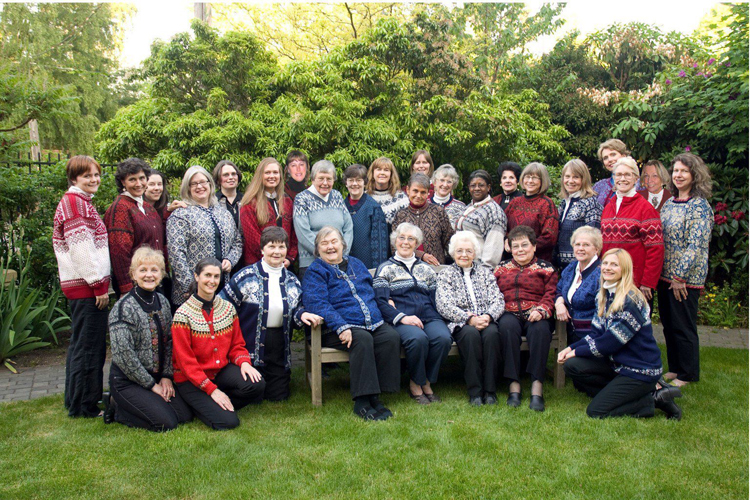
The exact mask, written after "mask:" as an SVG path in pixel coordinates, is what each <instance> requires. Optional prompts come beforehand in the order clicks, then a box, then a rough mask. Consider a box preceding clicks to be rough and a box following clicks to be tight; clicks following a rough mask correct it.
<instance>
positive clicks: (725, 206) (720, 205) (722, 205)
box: [716, 202, 729, 212]
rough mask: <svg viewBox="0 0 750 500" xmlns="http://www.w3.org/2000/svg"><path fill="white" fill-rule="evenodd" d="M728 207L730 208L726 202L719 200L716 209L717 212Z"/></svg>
mask: <svg viewBox="0 0 750 500" xmlns="http://www.w3.org/2000/svg"><path fill="white" fill-rule="evenodd" d="M727 208H729V206H728V205H727V204H726V203H721V202H719V203H717V204H716V211H717V212H723V211H724V210H726V209H727Z"/></svg>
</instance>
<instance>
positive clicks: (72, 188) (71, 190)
mask: <svg viewBox="0 0 750 500" xmlns="http://www.w3.org/2000/svg"><path fill="white" fill-rule="evenodd" d="M68 192H69V193H73V194H77V195H78V196H83V197H84V198H86V199H87V200H89V201H90V200H91V199H92V198H93V197H94V195H93V194H89V193H87V192H86V191H84V190H83V189H81V188H79V187H78V186H70V187H69V188H68Z"/></svg>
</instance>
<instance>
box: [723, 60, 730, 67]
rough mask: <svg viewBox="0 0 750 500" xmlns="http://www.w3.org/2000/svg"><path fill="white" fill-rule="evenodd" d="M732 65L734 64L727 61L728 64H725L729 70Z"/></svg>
mask: <svg viewBox="0 0 750 500" xmlns="http://www.w3.org/2000/svg"><path fill="white" fill-rule="evenodd" d="M731 65H732V63H730V62H729V61H727V62H725V63H724V66H726V67H727V68H728V67H729V66H731Z"/></svg>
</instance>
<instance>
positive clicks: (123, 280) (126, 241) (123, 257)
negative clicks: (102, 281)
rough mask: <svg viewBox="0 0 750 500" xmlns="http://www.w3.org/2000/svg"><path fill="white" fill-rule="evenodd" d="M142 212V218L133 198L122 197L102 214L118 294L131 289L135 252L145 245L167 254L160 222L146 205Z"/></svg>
mask: <svg viewBox="0 0 750 500" xmlns="http://www.w3.org/2000/svg"><path fill="white" fill-rule="evenodd" d="M143 210H144V211H145V212H146V213H145V214H144V213H143V212H141V211H140V209H138V203H137V202H136V201H135V200H134V199H133V198H131V197H130V196H126V195H124V194H121V195H119V196H118V197H117V198H115V201H114V202H112V204H111V205H110V206H109V208H108V209H107V211H106V212H105V213H104V225H105V226H107V233H108V236H109V259H110V262H111V264H112V278H113V279H112V287H113V288H114V290H115V292H117V293H118V294H124V293H127V292H129V291H130V290H131V289H132V288H133V280H132V279H131V277H130V261H131V259H132V258H133V254H134V253H135V251H136V250H137V249H138V248H140V247H142V246H144V245H146V246H149V247H151V248H153V249H154V250H159V251H160V252H162V253H163V254H166V247H167V245H166V241H164V222H163V220H162V218H161V217H160V216H159V213H158V212H157V211H156V209H154V207H152V206H151V205H150V204H148V203H143ZM165 257H166V255H165Z"/></svg>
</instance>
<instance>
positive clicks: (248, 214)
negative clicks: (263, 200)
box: [240, 196, 297, 266]
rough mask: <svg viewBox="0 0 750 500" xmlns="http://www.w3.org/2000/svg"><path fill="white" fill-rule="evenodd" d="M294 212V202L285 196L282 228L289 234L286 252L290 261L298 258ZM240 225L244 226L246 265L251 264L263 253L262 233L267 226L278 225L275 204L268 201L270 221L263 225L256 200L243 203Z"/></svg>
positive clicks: (243, 243)
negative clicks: (261, 244) (256, 208)
mask: <svg viewBox="0 0 750 500" xmlns="http://www.w3.org/2000/svg"><path fill="white" fill-rule="evenodd" d="M293 213H294V202H293V201H292V199H291V198H290V197H289V196H284V215H282V216H281V228H282V229H284V231H286V234H287V235H288V236H289V246H288V248H287V252H286V258H287V259H289V262H294V260H295V259H296V258H297V235H296V234H295V233H294V223H293V220H292V214H293ZM240 225H241V226H242V236H243V238H244V241H243V242H242V245H243V250H242V258H243V260H244V261H245V265H246V266H249V265H250V264H254V263H256V262H258V261H259V260H260V259H261V258H262V257H263V255H262V254H261V253H260V250H261V248H260V235H261V233H262V232H263V230H264V229H265V228H267V227H271V226H275V225H276V212H275V211H274V210H273V204H272V203H271V202H270V201H269V202H268V222H266V224H265V225H263V226H261V225H260V224H258V217H257V213H256V211H255V202H254V201H253V202H251V203H248V204H247V205H243V206H242V208H240Z"/></svg>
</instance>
